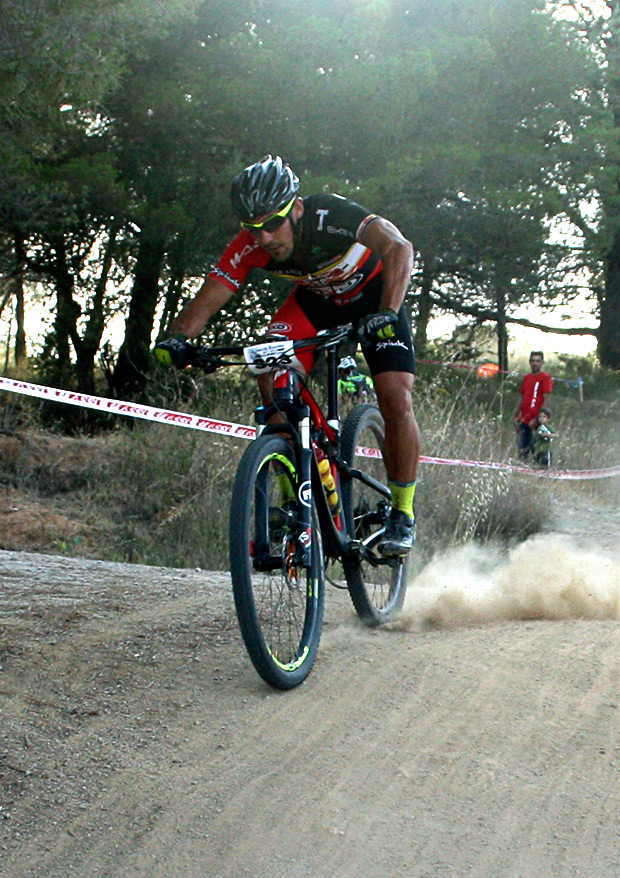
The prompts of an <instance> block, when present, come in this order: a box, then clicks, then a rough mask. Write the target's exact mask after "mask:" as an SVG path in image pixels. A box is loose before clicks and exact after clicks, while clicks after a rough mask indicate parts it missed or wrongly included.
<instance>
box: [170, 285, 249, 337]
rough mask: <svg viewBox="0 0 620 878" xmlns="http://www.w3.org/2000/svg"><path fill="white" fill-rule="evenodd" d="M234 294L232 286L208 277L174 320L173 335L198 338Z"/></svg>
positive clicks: (171, 327) (171, 329)
mask: <svg viewBox="0 0 620 878" xmlns="http://www.w3.org/2000/svg"><path fill="white" fill-rule="evenodd" d="M233 295H234V291H233V290H231V289H230V287H227V286H226V285H225V284H223V283H221V282H220V281H218V280H215V279H214V278H212V277H207V278H206V280H205V281H204V283H203V285H202V286H201V287H200V289H199V290H198V292H197V293H196V295H195V296H194V298H193V299H192V301H191V302H189V303H188V304H187V305H186V306H185V308H183V310H182V311H181V312H180V313H179V314H178V315H177V316H176V317H175V318H174V320H173V321H172V324H171V326H170V333H171V335H181V334H183V335H184V336H185V337H186V338H196V336H197V335H200V333H201V332H202V330H203V329H204V328H205V326H206V325H207V323H208V322H209V320H210V319H211V317H213V315H214V314H215V313H217V312H218V311H219V310H220V308H223V306H224V305H225V304H226V302H228V300H229V299H230V298H231V297H232V296H233Z"/></svg>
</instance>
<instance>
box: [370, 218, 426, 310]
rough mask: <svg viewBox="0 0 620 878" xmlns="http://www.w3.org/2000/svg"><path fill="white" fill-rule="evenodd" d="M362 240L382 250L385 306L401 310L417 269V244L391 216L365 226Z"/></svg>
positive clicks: (380, 253)
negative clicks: (398, 226)
mask: <svg viewBox="0 0 620 878" xmlns="http://www.w3.org/2000/svg"><path fill="white" fill-rule="evenodd" d="M360 243H362V244H364V246H365V247H369V248H370V249H371V250H374V252H375V253H378V254H379V256H380V257H381V261H382V262H383V278H384V281H383V293H382V295H381V308H392V309H393V310H394V311H398V310H399V308H400V306H401V305H402V303H403V301H404V299H405V294H406V292H407V288H408V286H409V282H410V280H411V272H412V270H413V245H412V244H411V242H410V241H408V240H407V239H406V238H405V237H404V236H403V235H402V233H401V232H400V230H399V229H398V228H397V227H396V226H395V225H394V224H393V223H391V222H390V221H389V220H386V219H384V218H383V217H380V216H378V217H377V218H376V219H374V220H373V221H372V222H371V223H369V224H368V225H367V226H366V227H365V229H364V230H363V232H362V234H361V237H360Z"/></svg>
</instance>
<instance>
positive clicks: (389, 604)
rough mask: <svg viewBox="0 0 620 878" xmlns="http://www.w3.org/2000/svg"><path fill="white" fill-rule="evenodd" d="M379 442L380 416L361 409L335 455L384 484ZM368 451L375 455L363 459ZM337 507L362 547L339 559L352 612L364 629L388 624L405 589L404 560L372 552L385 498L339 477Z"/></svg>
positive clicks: (382, 520)
mask: <svg viewBox="0 0 620 878" xmlns="http://www.w3.org/2000/svg"><path fill="white" fill-rule="evenodd" d="M384 440H385V429H384V425H383V418H382V417H381V414H380V412H379V410H378V409H377V408H375V406H373V405H361V406H359V407H358V408H356V409H355V410H354V411H352V412H351V414H350V415H349V416H348V418H347V419H346V421H345V423H344V427H343V429H342V437H341V445H340V447H341V452H342V457H343V458H344V460H345V461H346V462H347V463H348V464H349V465H350V466H352V467H354V468H355V469H357V470H360V471H361V472H362V473H364V474H366V475H368V476H370V477H372V478H373V479H375V480H376V481H378V482H380V483H381V484H383V485H385V484H386V473H385V467H384V465H383V458H382V456H381V449H382V448H383V442H384ZM362 449H369V450H370V453H371V454H372V453H373V452H374V454H375V455H376V456H370V457H369V456H366V455H365V454H363V453H362ZM340 484H341V493H342V507H343V511H344V516H345V521H346V524H347V530H348V532H349V534H350V535H351V537H352V538H353V539H356V540H359V542H360V543H361V545H362V550H363V551H362V555H361V556H360V557H359V558H355V559H344V560H343V567H344V573H345V577H346V580H347V587H348V589H349V594H350V595H351V600H352V601H353V606H354V607H355V609H356V611H357V614H358V615H359V616H360V618H361V619H362V620H363V622H365V624H366V625H368V626H370V627H375V626H377V625H382V624H384V623H385V622H389V621H391V620H392V619H393V618H394V617H395V616H396V614H397V613H398V611H399V610H400V609H401V607H402V605H403V601H404V599H405V591H406V589H407V559H406V558H398V559H391V560H390V561H389V562H387V563H386V560H385V559H383V558H381V556H380V555H379V554H378V553H377V552H376V546H377V543H378V542H379V540H380V538H381V535H382V534H383V532H384V530H385V524H386V521H387V518H388V515H389V511H390V502H389V500H388V499H387V498H386V497H385V496H384V495H383V494H381V493H380V492H379V491H378V490H376V489H375V488H373V487H371V486H370V485H368V484H366V483H364V482H363V481H360V480H359V479H356V478H351V477H347V476H345V475H343V476H342V478H341V483H340Z"/></svg>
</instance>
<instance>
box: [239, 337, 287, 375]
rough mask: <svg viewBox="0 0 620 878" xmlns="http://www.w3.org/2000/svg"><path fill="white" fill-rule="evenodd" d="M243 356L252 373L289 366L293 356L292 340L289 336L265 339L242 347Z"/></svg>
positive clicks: (258, 373)
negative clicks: (260, 342) (274, 339)
mask: <svg viewBox="0 0 620 878" xmlns="http://www.w3.org/2000/svg"><path fill="white" fill-rule="evenodd" d="M243 356H244V358H245V361H246V363H247V364H248V366H249V368H250V371H251V372H253V373H254V375H261V374H263V373H264V372H272V371H273V370H274V369H279V368H281V367H286V366H290V365H291V364H292V362H293V358H294V356H295V349H294V347H293V342H292V341H291V340H290V339H289V338H285V339H281V340H280V339H279V340H278V341H266V342H264V343H263V344H255V345H252V347H248V348H244V349H243Z"/></svg>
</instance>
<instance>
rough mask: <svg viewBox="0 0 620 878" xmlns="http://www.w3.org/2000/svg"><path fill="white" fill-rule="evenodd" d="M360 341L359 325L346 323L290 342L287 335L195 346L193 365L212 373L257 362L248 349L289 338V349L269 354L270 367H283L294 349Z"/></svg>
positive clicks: (324, 346) (327, 346) (308, 348)
mask: <svg viewBox="0 0 620 878" xmlns="http://www.w3.org/2000/svg"><path fill="white" fill-rule="evenodd" d="M346 340H348V341H357V329H356V328H355V327H354V325H353V324H352V323H347V324H345V325H343V326H337V327H335V328H334V329H323V330H321V331H320V332H318V333H317V334H316V335H315V336H313V337H312V338H300V339H295V340H294V341H292V342H289V340H288V339H286V338H285V337H283V336H281V337H279V338H278V337H277V336H275V337H273V338H271V339H268V340H267V341H265V342H252V343H250V344H246V345H244V344H236V345H227V346H224V347H213V348H211V347H206V346H205V345H200V346H198V347H192V350H193V354H192V355H191V362H190V365H191V366H195V367H196V368H198V369H202V371H203V372H206V373H207V374H211V373H212V372H215V371H216V369H219V368H221V367H222V366H251V364H252V362H254V363H256V361H257V358H256V357H254V358H253V359H252V355H251V354H248V353H247V352H248V351H250V352H251V351H252V350H253V349H254V350H255V351H259V349H260V348H266V347H268V346H269V347H274V348H275V347H277V342H283V341H284V342H288V345H287V351H286V352H285V351H282V352H281V353H280V354H278V352H277V350H274V351H273V353H272V352H271V351H270V353H271V354H272V355H271V356H270V357H269V362H268V363H267V364H266V365H268V368H269V370H271V369H278V368H280V367H286V366H290V351H291V349H292V350H293V351H294V352H297V351H300V350H313V349H314V350H317V351H322V350H327V349H328V348H333V347H336V346H337V345H339V344H340V343H341V342H343V341H346ZM230 357H242V358H243V359H229V358H230Z"/></svg>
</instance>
